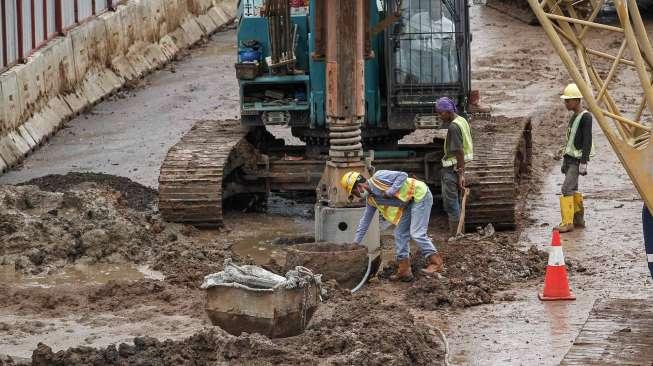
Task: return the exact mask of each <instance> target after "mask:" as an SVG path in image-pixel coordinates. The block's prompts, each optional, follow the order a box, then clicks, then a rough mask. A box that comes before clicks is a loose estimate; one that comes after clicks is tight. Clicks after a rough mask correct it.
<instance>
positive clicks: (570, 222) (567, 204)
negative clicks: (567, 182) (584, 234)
mask: <svg viewBox="0 0 653 366" xmlns="http://www.w3.org/2000/svg"><path fill="white" fill-rule="evenodd" d="M560 216H562V222H561V223H560V225H558V226H557V227H556V229H557V230H558V231H559V232H561V233H566V232H569V231H574V196H561V197H560Z"/></svg>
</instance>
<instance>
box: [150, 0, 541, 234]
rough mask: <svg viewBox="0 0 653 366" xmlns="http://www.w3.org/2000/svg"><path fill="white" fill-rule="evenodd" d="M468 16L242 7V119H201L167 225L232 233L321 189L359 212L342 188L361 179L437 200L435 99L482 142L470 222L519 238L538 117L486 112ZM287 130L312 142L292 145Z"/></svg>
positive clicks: (420, 3) (369, 4) (167, 201)
mask: <svg viewBox="0 0 653 366" xmlns="http://www.w3.org/2000/svg"><path fill="white" fill-rule="evenodd" d="M468 6H469V4H468V0H384V1H381V0H357V1H352V0H310V1H308V0H242V1H240V2H239V4H238V12H237V23H238V27H237V46H238V62H237V63H236V65H235V69H236V76H237V78H238V81H239V92H240V114H241V118H240V119H239V120H227V121H211V120H207V121H201V122H198V123H197V124H196V125H195V126H194V127H193V128H192V129H191V130H190V131H189V132H188V133H187V134H186V135H184V136H182V138H181V140H180V141H179V142H178V143H177V144H176V145H174V146H173V147H172V148H171V149H170V150H169V152H168V154H167V156H166V158H165V160H164V162H163V165H162V167H161V171H160V176H159V193H160V196H159V209H160V212H161V213H162V215H163V217H164V219H166V220H168V221H172V222H183V223H188V224H192V225H195V226H198V227H215V226H220V225H222V224H223V208H224V207H227V208H229V207H236V205H245V208H248V207H249V208H258V207H265V203H266V202H267V197H268V194H269V193H270V192H281V193H297V192H313V193H314V194H316V196H317V197H316V200H317V202H318V204H320V203H321V204H323V205H326V206H330V207H335V208H338V207H349V206H351V204H352V203H351V202H350V201H349V200H348V199H347V197H345V196H343V192H341V189H340V188H339V184H338V183H337V182H338V181H339V179H340V177H341V176H342V174H343V173H344V172H345V171H347V170H359V171H361V172H362V173H363V174H364V175H369V173H370V172H371V171H373V170H374V169H389V170H401V171H406V172H407V173H408V174H410V175H411V176H414V177H416V178H419V179H421V180H423V181H425V182H426V183H427V184H428V185H429V186H430V187H431V190H432V192H434V193H435V195H436V196H437V193H439V192H440V174H439V172H440V169H441V166H442V165H441V159H442V157H443V154H444V153H443V139H444V134H443V131H444V130H443V129H442V124H441V121H439V120H438V118H437V114H436V113H435V101H436V100H437V99H438V98H439V97H443V96H448V97H451V98H452V99H454V100H455V101H456V102H457V105H458V108H459V112H460V114H462V115H465V116H467V117H468V118H470V120H471V125H472V129H473V132H472V133H473V136H474V146H475V151H474V160H473V162H471V163H470V164H467V166H466V174H467V177H466V179H467V182H468V186H469V188H470V193H469V197H468V200H467V208H466V215H465V224H466V226H467V227H472V228H473V227H477V226H481V225H486V224H488V223H492V224H493V225H494V226H495V227H497V228H499V229H501V228H507V229H510V228H514V226H515V205H516V203H517V201H516V191H517V189H518V187H519V182H520V179H521V178H523V177H524V176H525V175H527V174H528V172H529V168H530V154H531V136H530V121H529V120H528V119H527V118H518V119H508V118H494V117H492V116H491V115H490V114H489V113H488V111H487V110H483V109H481V108H476V106H477V105H478V99H479V96H478V95H479V94H478V92H476V91H472V90H471V62H470V58H471V55H470V53H471V51H470V42H471V33H470V25H469V13H468ZM274 129H276V130H279V129H282V130H284V131H289V132H290V134H291V135H292V136H294V137H296V138H298V139H300V140H301V142H302V144H287V143H285V142H284V140H283V139H280V138H277V137H275V135H273V134H272V133H271V132H270V131H271V130H274ZM404 138H405V139H404ZM402 139H403V140H402ZM404 141H407V142H404ZM436 200H437V198H436ZM346 226H347V225H346V224H345V223H341V225H340V227H341V229H342V230H344V227H346Z"/></svg>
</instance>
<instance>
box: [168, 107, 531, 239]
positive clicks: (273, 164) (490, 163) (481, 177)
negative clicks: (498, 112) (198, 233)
mask: <svg viewBox="0 0 653 366" xmlns="http://www.w3.org/2000/svg"><path fill="white" fill-rule="evenodd" d="M472 126H473V135H474V146H475V151H474V155H475V159H474V161H473V162H471V163H469V164H468V166H467V172H468V173H467V179H468V186H469V187H470V189H471V196H470V198H469V200H468V203H467V214H466V224H467V226H468V228H473V227H474V226H478V225H485V224H488V223H492V224H494V225H495V226H497V227H499V228H513V227H514V226H515V206H516V204H517V201H516V200H517V199H516V192H517V188H518V183H519V178H520V176H521V175H522V174H523V173H525V172H527V171H528V169H529V164H530V123H529V121H528V120H525V119H485V120H474V121H472ZM257 132H263V133H257ZM248 140H252V141H254V145H256V146H261V147H262V148H264V149H265V150H266V151H265V153H266V155H261V154H259V152H258V151H257V150H255V149H254V147H253V145H251V144H250V141H248ZM399 149H400V150H409V151H413V152H414V154H415V155H414V156H413V157H408V158H384V159H377V160H375V161H374V162H373V165H374V166H375V167H376V168H377V169H391V170H403V171H406V172H408V173H409V174H411V175H414V176H416V177H418V178H419V179H422V180H424V181H426V182H427V183H428V184H429V185H430V186H431V187H432V189H433V190H434V193H435V194H436V195H439V193H440V175H439V170H440V166H441V163H440V159H441V158H442V154H443V152H442V141H439V140H436V141H434V142H433V143H431V144H426V145H400V146H399ZM287 155H292V156H297V157H303V158H302V159H300V160H295V159H290V160H289V159H287ZM324 163H325V160H324V158H323V157H322V158H316V159H309V158H307V154H306V149H305V147H303V146H292V147H291V146H284V145H283V143H279V142H278V141H276V140H274V137H273V136H272V135H270V134H269V133H267V132H265V131H257V130H256V131H255V130H251V131H250V133H248V132H247V131H246V130H243V129H241V128H240V127H239V122H238V121H220V122H218V121H202V122H198V123H197V124H196V125H195V126H194V127H193V129H192V130H191V131H189V132H188V133H187V134H186V135H185V136H184V137H182V139H181V140H180V141H179V142H178V143H177V144H176V145H174V146H173V147H172V148H171V149H170V151H169V152H168V155H167V156H166V159H165V161H164V163H163V166H162V168H161V174H160V177H159V194H160V195H159V209H160V211H161V213H162V215H163V217H164V219H166V220H167V221H173V222H183V223H189V224H193V225H195V226H200V227H215V226H220V225H221V224H222V205H223V203H224V202H225V200H226V199H227V198H229V197H232V196H235V195H237V194H239V193H250V194H251V193H258V194H260V193H263V194H265V193H266V192H268V191H270V190H272V191H284V192H289V191H314V190H315V188H316V187H317V184H318V183H319V180H320V177H321V175H322V172H323V171H324Z"/></svg>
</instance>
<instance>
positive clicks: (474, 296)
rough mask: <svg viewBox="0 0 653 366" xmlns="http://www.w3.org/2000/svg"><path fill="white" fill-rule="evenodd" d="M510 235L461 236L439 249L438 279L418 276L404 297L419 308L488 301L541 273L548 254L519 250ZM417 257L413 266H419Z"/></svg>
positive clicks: (534, 250)
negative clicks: (441, 268)
mask: <svg viewBox="0 0 653 366" xmlns="http://www.w3.org/2000/svg"><path fill="white" fill-rule="evenodd" d="M513 239H514V234H513V233H508V234H496V235H495V236H494V237H492V239H491V240H490V239H478V240H473V239H471V240H469V239H463V240H460V241H458V242H456V243H452V244H449V245H447V246H446V247H444V248H443V250H442V254H443V256H444V258H445V267H446V269H445V272H444V273H442V276H441V278H438V279H433V278H429V277H419V278H418V279H417V280H416V281H415V282H414V283H413V285H412V286H411V288H410V289H409V291H408V293H407V295H406V299H407V300H408V301H409V302H410V303H411V304H413V305H416V306H418V307H420V308H422V309H426V310H434V309H437V308H440V307H442V306H444V305H450V306H453V307H469V306H475V305H480V304H487V303H491V302H492V301H493V300H494V297H493V295H494V294H495V293H496V292H497V291H500V290H505V289H507V288H508V287H509V286H510V285H511V284H514V283H516V282H521V281H525V280H530V279H534V278H539V277H542V276H543V275H544V270H545V269H546V264H547V260H548V255H547V253H546V252H543V251H540V250H538V249H537V248H535V247H531V248H530V249H528V250H527V251H522V250H519V249H517V248H515V246H514V244H513V243H514V242H513ZM421 261H422V260H421V259H416V260H414V261H413V262H414V263H413V269H414V270H416V269H418V268H422V267H421V266H422V263H419V262H421Z"/></svg>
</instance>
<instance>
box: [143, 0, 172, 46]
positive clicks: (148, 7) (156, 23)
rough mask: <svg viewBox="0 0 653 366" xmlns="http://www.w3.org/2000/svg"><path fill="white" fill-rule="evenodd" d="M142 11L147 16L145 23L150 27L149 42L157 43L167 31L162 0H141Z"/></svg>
mask: <svg viewBox="0 0 653 366" xmlns="http://www.w3.org/2000/svg"><path fill="white" fill-rule="evenodd" d="M142 4H143V9H144V12H145V13H146V14H144V15H145V16H147V23H149V24H150V25H151V28H152V29H151V38H150V41H151V42H158V41H159V40H160V39H161V38H162V37H163V36H165V35H166V34H167V33H168V31H167V23H166V18H165V16H166V12H165V8H164V6H163V0H143V2H142Z"/></svg>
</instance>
